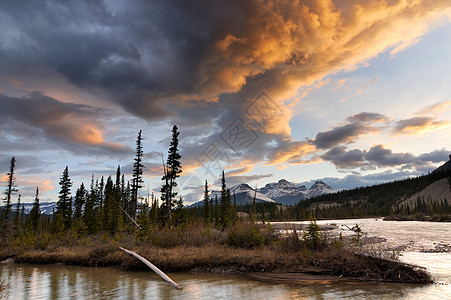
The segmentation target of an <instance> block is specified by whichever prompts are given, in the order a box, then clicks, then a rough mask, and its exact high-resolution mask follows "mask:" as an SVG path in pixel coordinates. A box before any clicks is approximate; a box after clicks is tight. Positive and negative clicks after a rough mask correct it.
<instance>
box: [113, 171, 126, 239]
mask: <svg viewBox="0 0 451 300" xmlns="http://www.w3.org/2000/svg"><path fill="white" fill-rule="evenodd" d="M123 185H125V182H124V183H123V182H121V167H120V166H117V170H116V184H115V185H114V189H113V190H114V198H113V224H112V231H114V232H116V231H117V230H120V229H121V228H122V223H123V218H122V211H121V205H122V195H123V192H122V188H123Z"/></svg>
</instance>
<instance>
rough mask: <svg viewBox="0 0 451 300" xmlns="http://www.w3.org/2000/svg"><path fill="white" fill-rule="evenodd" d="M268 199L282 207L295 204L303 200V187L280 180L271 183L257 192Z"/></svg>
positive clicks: (304, 188)
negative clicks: (282, 205)
mask: <svg viewBox="0 0 451 300" xmlns="http://www.w3.org/2000/svg"><path fill="white" fill-rule="evenodd" d="M258 191H259V192H260V193H262V194H263V195H265V196H266V197H268V198H271V199H273V200H275V201H276V202H279V203H281V204H284V205H291V204H295V203H297V202H299V201H301V200H305V199H306V196H305V192H306V191H307V188H306V187H305V185H298V184H294V183H291V182H289V181H288V180H286V179H281V180H279V181H278V182H271V183H268V184H266V185H265V186H264V187H262V188H261V189H259V190H258Z"/></svg>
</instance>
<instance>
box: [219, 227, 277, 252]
mask: <svg viewBox="0 0 451 300" xmlns="http://www.w3.org/2000/svg"><path fill="white" fill-rule="evenodd" d="M269 242H270V239H269V238H268V237H267V236H265V233H264V232H262V230H260V228H258V226H257V225H255V224H251V223H238V224H236V225H235V226H233V227H232V228H230V230H228V231H227V240H226V243H227V245H229V246H232V247H237V248H245V249H254V248H259V247H262V246H263V245H265V244H268V243H269Z"/></svg>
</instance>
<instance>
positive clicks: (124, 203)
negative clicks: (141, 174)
mask: <svg viewBox="0 0 451 300" xmlns="http://www.w3.org/2000/svg"><path fill="white" fill-rule="evenodd" d="M121 193H122V195H121V207H122V209H123V210H124V211H128V201H129V194H130V183H128V182H127V185H126V184H125V175H122V178H121Z"/></svg>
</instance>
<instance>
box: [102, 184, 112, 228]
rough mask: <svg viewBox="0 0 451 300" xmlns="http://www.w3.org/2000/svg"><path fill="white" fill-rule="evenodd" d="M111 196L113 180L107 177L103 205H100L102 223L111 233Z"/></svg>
mask: <svg viewBox="0 0 451 300" xmlns="http://www.w3.org/2000/svg"><path fill="white" fill-rule="evenodd" d="M113 198H114V191H113V181H112V180H111V177H108V179H107V181H106V185H105V200H104V205H103V207H102V211H103V213H102V224H103V226H104V229H105V230H107V231H109V232H110V233H113V231H114V228H113V223H114V221H113Z"/></svg>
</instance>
